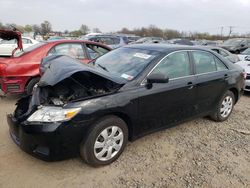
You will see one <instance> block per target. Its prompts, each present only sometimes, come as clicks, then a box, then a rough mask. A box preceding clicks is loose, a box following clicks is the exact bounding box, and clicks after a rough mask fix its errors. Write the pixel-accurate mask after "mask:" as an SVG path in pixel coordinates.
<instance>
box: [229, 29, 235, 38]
mask: <svg viewBox="0 0 250 188" xmlns="http://www.w3.org/2000/svg"><path fill="white" fill-rule="evenodd" d="M233 28H234V26H229V35H228V37H230V36H231V34H232V32H233Z"/></svg>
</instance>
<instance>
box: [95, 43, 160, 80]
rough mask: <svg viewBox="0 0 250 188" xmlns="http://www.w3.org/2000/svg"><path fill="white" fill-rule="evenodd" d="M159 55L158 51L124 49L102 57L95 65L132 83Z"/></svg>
mask: <svg viewBox="0 0 250 188" xmlns="http://www.w3.org/2000/svg"><path fill="white" fill-rule="evenodd" d="M159 55H160V52H157V51H151V50H143V49H136V48H126V47H124V48H118V49H116V50H113V51H111V52H109V53H107V54H105V55H103V56H101V57H100V58H98V59H97V60H96V61H95V62H93V64H94V66H96V67H98V68H101V69H103V70H105V71H107V72H109V73H111V74H113V75H114V76H119V77H121V78H124V79H126V80H127V81H131V80H133V79H134V78H135V77H136V76H138V75H139V74H140V73H141V72H142V71H143V70H144V68H145V67H146V66H147V65H148V64H149V63H150V62H151V61H152V60H153V59H155V58H156V57H157V56H159Z"/></svg>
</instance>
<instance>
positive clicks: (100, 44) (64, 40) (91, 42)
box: [45, 39, 111, 50]
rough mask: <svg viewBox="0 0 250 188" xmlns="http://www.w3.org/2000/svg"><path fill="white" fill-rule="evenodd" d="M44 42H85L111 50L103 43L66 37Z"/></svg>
mask: <svg viewBox="0 0 250 188" xmlns="http://www.w3.org/2000/svg"><path fill="white" fill-rule="evenodd" d="M45 42H46V43H49V44H60V43H74V42H82V43H85V44H98V45H99V46H103V47H104V48H107V49H110V50H111V48H110V47H108V46H107V45H104V44H102V43H98V42H93V41H89V40H68V39H62V40H54V41H45Z"/></svg>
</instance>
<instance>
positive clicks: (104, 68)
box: [97, 64, 109, 72]
mask: <svg viewBox="0 0 250 188" xmlns="http://www.w3.org/2000/svg"><path fill="white" fill-rule="evenodd" d="M97 65H98V66H99V67H101V68H102V69H103V70H105V71H107V72H109V71H108V69H107V68H106V67H104V66H102V65H100V64H97Z"/></svg>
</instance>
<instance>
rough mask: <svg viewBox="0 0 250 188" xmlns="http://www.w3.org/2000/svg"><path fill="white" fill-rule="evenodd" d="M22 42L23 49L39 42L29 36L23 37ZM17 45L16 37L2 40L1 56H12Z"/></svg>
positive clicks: (0, 43) (0, 44)
mask: <svg viewBox="0 0 250 188" xmlns="http://www.w3.org/2000/svg"><path fill="white" fill-rule="evenodd" d="M22 43H23V49H25V48H28V47H30V46H32V45H34V44H37V43H39V42H38V41H36V40H34V39H32V38H29V37H22ZM16 47H17V41H16V39H12V40H2V41H0V56H11V55H12V52H13V50H14V49H15V48H16Z"/></svg>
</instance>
